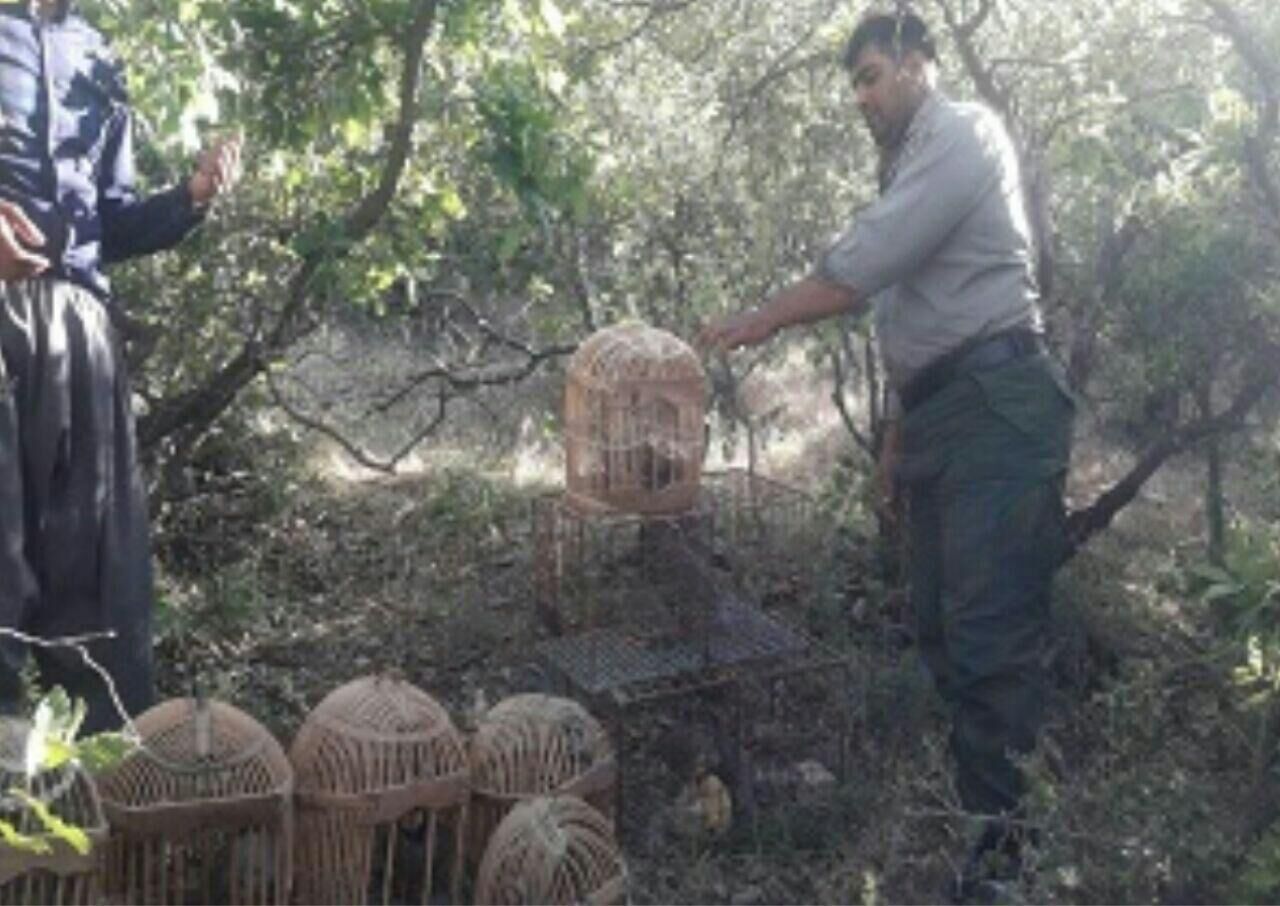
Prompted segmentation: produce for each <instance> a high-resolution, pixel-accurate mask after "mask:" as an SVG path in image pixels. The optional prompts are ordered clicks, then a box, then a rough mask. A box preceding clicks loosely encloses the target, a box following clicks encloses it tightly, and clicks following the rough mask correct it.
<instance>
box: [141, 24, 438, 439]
mask: <svg viewBox="0 0 1280 906" xmlns="http://www.w3.org/2000/svg"><path fill="white" fill-rule="evenodd" d="M440 2H441V0H421V2H420V3H419V4H418V5H417V7H416V11H415V14H414V17H413V20H412V21H411V23H410V25H409V28H408V30H407V32H406V33H405V36H404V43H403V52H404V69H403V71H402V72H401V75H400V91H399V110H398V112H397V116H396V121H395V123H394V124H393V126H392V129H391V135H392V138H391V144H390V146H389V148H388V151H387V157H386V161H385V162H384V164H383V169H382V175H381V177H380V178H379V180H378V185H377V187H376V188H375V189H374V190H373V191H372V192H370V193H369V195H367V196H366V197H364V198H363V199H361V200H360V201H359V202H357V203H356V204H355V205H354V206H353V207H352V208H351V210H350V211H349V212H348V213H347V214H346V216H344V217H343V218H342V220H341V221H340V235H339V237H338V241H337V242H336V243H325V244H323V245H322V246H321V247H320V248H318V249H315V250H313V251H311V252H309V253H308V254H307V255H306V256H304V257H303V260H302V262H301V264H300V265H299V267H298V269H297V270H296V271H295V272H294V274H293V276H292V277H291V278H290V279H289V282H288V285H287V290H286V294H285V303H284V305H283V306H282V307H281V309H280V312H279V313H278V314H277V316H276V318H275V323H274V325H273V326H272V328H271V330H270V331H268V332H267V334H266V336H265V337H264V338H261V339H259V338H256V337H255V338H252V339H250V340H249V341H248V342H246V343H245V345H244V346H243V347H242V348H241V350H240V352H239V353H237V354H236V355H235V356H234V357H233V358H232V359H231V360H230V361H228V362H227V363H226V364H225V365H223V366H222V368H221V369H219V370H218V371H217V372H216V373H215V374H214V375H213V376H212V377H211V378H210V379H209V380H208V381H206V382H205V383H204V384H203V385H202V386H200V387H198V388H196V389H195V390H192V391H190V392H189V393H186V394H183V395H181V396H179V397H178V398H177V399H175V400H173V401H172V402H171V403H169V404H168V405H166V406H164V407H162V408H160V409H158V410H157V411H155V412H153V413H151V414H149V415H148V416H146V417H144V418H142V419H140V420H139V422H138V438H139V441H140V443H141V445H142V447H143V448H144V449H149V448H151V447H154V446H155V445H156V444H157V443H159V441H160V440H162V439H163V438H165V437H168V436H170V435H172V434H174V433H175V432H178V431H186V432H199V431H200V430H202V429H204V428H207V427H208V426H209V425H210V424H212V423H213V422H214V421H215V420H216V419H217V418H218V417H219V416H220V415H221V414H222V413H223V412H224V411H225V410H226V409H227V407H228V406H230V405H231V403H232V402H234V400H235V398H236V396H237V395H238V394H239V393H240V391H241V390H242V389H244V387H246V386H247V385H248V384H249V382H250V381H252V380H253V379H254V378H255V377H257V376H258V375H259V374H260V373H262V372H263V371H264V370H265V369H266V368H267V366H268V364H269V363H270V361H271V360H272V359H273V358H275V357H276V356H277V355H279V353H280V352H281V351H282V350H283V349H285V348H286V347H287V346H288V345H289V344H290V343H291V342H293V341H294V340H295V339H297V338H298V336H299V335H301V334H302V333H305V331H306V325H305V323H304V322H305V320H306V319H305V312H306V311H307V308H308V305H307V303H308V301H309V300H310V299H311V294H312V290H313V286H312V284H313V282H314V280H315V278H316V275H317V274H318V273H319V272H320V271H321V269H322V266H323V265H324V264H326V263H328V262H329V261H330V259H332V258H335V257H342V256H344V255H345V254H346V251H347V249H348V248H349V247H350V246H351V245H353V244H355V243H357V242H359V241H360V240H362V239H364V238H365V237H366V236H367V235H368V233H369V231H370V230H371V229H372V228H373V226H374V225H375V224H376V223H377V222H378V220H379V219H380V218H381V217H382V215H383V214H385V213H386V210H387V208H388V207H389V206H390V204H391V200H392V199H393V198H394V197H395V193H396V189H397V187H398V186H399V184H400V178H401V176H402V175H403V174H404V170H405V167H406V165H407V163H408V160H409V156H410V151H411V150H412V147H413V129H414V125H415V124H416V122H417V117H418V91H419V89H420V87H421V83H422V60H423V55H424V53H425V50H426V43H427V39H428V38H429V37H430V35H431V31H432V28H433V27H434V25H435V21H436V12H437V10H438V8H439V5H440Z"/></svg>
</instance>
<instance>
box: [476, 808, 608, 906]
mask: <svg viewBox="0 0 1280 906" xmlns="http://www.w3.org/2000/svg"><path fill="white" fill-rule="evenodd" d="M626 897H627V868H626V863H625V862H624V861H623V859H622V854H621V852H620V851H619V849H618V844H617V841H616V840H615V838H614V833H613V827H612V825H611V824H610V823H609V821H608V819H606V818H605V817H604V816H603V815H601V814H600V813H599V812H598V811H596V810H595V809H594V808H592V807H591V806H589V805H587V804H586V803H585V802H583V801H582V800H581V799H578V798H577V797H576V796H555V797H539V798H536V799H530V800H529V801H527V802H522V803H520V804H519V805H517V806H516V807H515V808H513V809H512V810H511V813H510V814H508V815H507V817H506V818H504V819H503V820H502V823H501V824H500V825H498V829H497V830H496V831H495V832H494V834H493V839H492V840H490V841H489V847H488V848H487V849H486V850H485V853H484V859H483V860H482V861H481V863H480V871H479V875H478V878H477V880H476V902H477V903H486V904H489V903H492V904H507V903H510V904H516V903H602V904H603V903H624V902H626Z"/></svg>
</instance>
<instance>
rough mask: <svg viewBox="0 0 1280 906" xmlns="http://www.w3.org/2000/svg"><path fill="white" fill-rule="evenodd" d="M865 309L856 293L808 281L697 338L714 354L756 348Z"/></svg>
mask: <svg viewBox="0 0 1280 906" xmlns="http://www.w3.org/2000/svg"><path fill="white" fill-rule="evenodd" d="M865 307H866V303H865V302H863V301H862V297H861V294H860V293H858V291H857V290H855V289H852V288H850V287H847V286H837V285H836V284H834V283H828V282H826V281H825V280H820V279H817V278H815V277H806V278H804V279H803V280H799V281H797V282H795V283H793V284H791V285H790V286H788V287H787V288H786V289H784V290H782V291H781V292H779V293H778V294H777V295H775V296H774V297H773V298H771V299H770V300H769V301H768V302H766V303H765V304H764V305H761V306H760V307H759V308H752V309H749V310H747V311H744V312H741V313H739V314H736V315H729V316H728V317H726V318H721V319H719V320H718V321H712V322H711V323H710V324H708V325H707V326H706V327H704V328H702V330H701V332H700V333H699V334H698V346H699V347H700V348H702V349H704V350H710V351H713V352H726V351H728V350H730V349H736V348H737V347H739V346H756V345H759V344H760V343H763V342H764V341H765V340H767V339H769V338H770V337H771V336H773V335H774V334H775V333H777V332H778V331H779V330H782V329H783V328H784V327H790V326H791V325H793V324H812V323H813V322H814V321H821V320H822V319H824V318H830V317H831V316H832V315H839V314H845V313H847V312H855V313H859V312H861V311H862V310H863V309H865Z"/></svg>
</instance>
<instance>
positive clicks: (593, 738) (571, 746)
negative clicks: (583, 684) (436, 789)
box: [470, 693, 618, 855]
mask: <svg viewBox="0 0 1280 906" xmlns="http://www.w3.org/2000/svg"><path fill="white" fill-rule="evenodd" d="M617 781H618V766H617V760H616V758H615V757H614V750H613V745H612V744H611V743H610V741H609V737H608V735H607V734H606V733H605V731H604V728H603V727H602V726H601V725H600V722H599V721H597V720H596V719H595V718H594V717H592V716H591V715H590V714H589V713H587V710H586V709H585V708H583V707H582V706H581V705H579V704H578V703H577V702H575V701H572V700H570V699H566V698H556V697H554V696H550V695H540V694H533V693H530V694H525V695H515V696H512V697H511V698H508V699H504V700H503V701H500V702H498V704H496V705H494V706H493V707H492V708H490V709H489V712H488V713H487V714H485V716H484V717H483V718H481V720H480V724H479V726H478V727H477V728H476V732H475V735H474V736H473V737H472V739H471V794H472V800H471V818H470V826H471V845H472V846H473V847H474V848H473V850H472V852H474V853H476V854H477V855H478V854H479V853H482V852H483V851H484V845H485V842H486V841H487V840H488V838H489V836H490V834H492V833H493V830H494V828H496V827H497V826H498V824H499V822H501V821H502V819H503V817H504V816H505V815H506V814H507V812H509V811H510V810H511V808H512V806H514V805H515V804H516V803H518V802H521V801H523V800H526V799H530V798H533V797H535V796H549V795H573V796H578V797H580V798H582V799H585V800H586V801H587V802H589V803H591V804H592V805H594V806H595V807H596V808H597V809H599V810H600V811H602V812H604V813H605V814H606V815H612V813H613V808H614V802H615V800H616V796H617Z"/></svg>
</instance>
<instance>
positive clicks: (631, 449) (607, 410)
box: [564, 323, 707, 514]
mask: <svg viewBox="0 0 1280 906" xmlns="http://www.w3.org/2000/svg"><path fill="white" fill-rule="evenodd" d="M706 408H707V386H706V375H705V373H704V372H703V369H702V364H701V362H699V361H698V356H697V355H696V354H695V353H694V351H693V350H692V349H691V348H690V347H689V346H688V344H686V343H684V342H683V341H682V340H680V339H679V338H677V337H675V336H673V335H672V334H670V333H667V332H666V331H663V330H658V329H657V328H654V327H649V326H647V325H645V324H636V323H628V324H619V325H616V326H614V327H608V328H605V329H604V330H601V331H598V332H597V333H595V334H593V335H592V336H590V337H589V338H587V340H586V341H584V342H583V344H582V345H581V346H579V347H578V350H577V352H576V353H574V355H573V358H572V359H571V360H570V362H569V369H568V376H567V379H566V382H565V397H564V426H565V467H566V489H567V494H568V497H569V499H570V500H571V501H573V502H574V503H576V504H578V505H581V506H584V507H588V508H589V507H593V506H594V507H599V506H605V507H610V508H613V509H617V510H622V511H623V512H629V513H666V514H670V513H679V512H683V511H684V510H687V509H688V508H689V507H691V506H692V505H693V502H694V499H695V498H696V497H697V493H698V479H699V473H700V472H701V470H702V454H703V449H704V446H705V444H706V435H705V431H706V427H705V423H704V419H705V415H706Z"/></svg>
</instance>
